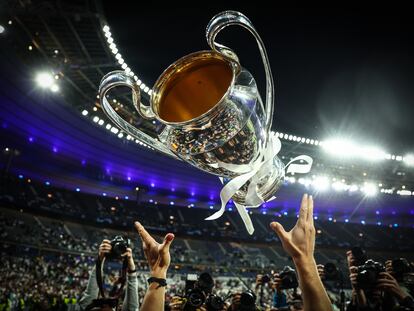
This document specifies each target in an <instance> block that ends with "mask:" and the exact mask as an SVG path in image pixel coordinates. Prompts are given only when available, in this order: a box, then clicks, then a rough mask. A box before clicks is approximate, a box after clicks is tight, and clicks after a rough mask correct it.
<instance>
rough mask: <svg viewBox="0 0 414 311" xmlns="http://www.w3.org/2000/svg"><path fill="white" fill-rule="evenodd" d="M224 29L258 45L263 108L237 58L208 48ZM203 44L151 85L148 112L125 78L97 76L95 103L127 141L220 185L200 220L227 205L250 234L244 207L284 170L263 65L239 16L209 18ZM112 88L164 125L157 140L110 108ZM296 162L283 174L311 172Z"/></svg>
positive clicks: (254, 203)
mask: <svg viewBox="0 0 414 311" xmlns="http://www.w3.org/2000/svg"><path fill="white" fill-rule="evenodd" d="M231 25H239V26H242V27H244V28H246V29H247V30H248V31H250V33H251V34H252V35H253V36H254V37H255V39H256V41H257V44H258V47H259V51H260V54H261V56H262V60H263V64H264V68H265V73H266V102H265V105H263V102H262V100H261V98H260V95H259V92H258V90H257V86H256V82H255V80H254V78H253V77H252V75H251V74H250V73H249V72H248V71H247V70H246V69H244V68H243V67H242V66H241V65H240V62H239V59H238V57H237V55H236V54H235V53H234V52H233V51H232V50H231V49H229V48H228V47H225V46H223V45H221V44H219V43H217V42H215V38H216V36H217V34H218V33H219V32H220V31H221V30H222V29H224V28H226V27H227V26H231ZM206 37H207V42H208V44H209V45H210V47H211V48H212V50H209V51H200V52H195V53H192V54H189V55H187V56H184V57H183V58H181V59H179V60H177V61H176V62H175V63H173V64H172V65H170V66H169V67H168V68H167V69H166V70H165V71H164V72H163V73H162V74H161V76H160V77H159V78H158V80H157V81H156V83H155V85H154V87H153V89H152V95H151V99H150V105H149V106H146V105H144V104H142V103H141V101H140V89H139V87H138V85H137V84H136V83H135V81H134V80H133V78H132V77H131V76H129V75H128V74H127V73H125V72H124V71H113V72H110V73H108V74H107V75H105V76H104V77H103V79H102V81H101V84H100V89H99V93H100V100H101V104H102V107H103V110H104V112H105V113H106V114H107V116H108V117H109V118H110V119H111V120H112V121H113V122H114V123H116V124H117V125H118V126H119V127H120V128H122V129H123V130H124V131H125V132H126V133H128V134H129V135H131V136H133V137H134V138H136V139H138V140H139V141H142V142H144V143H146V144H148V145H149V146H151V147H153V148H154V149H156V150H157V151H159V152H161V153H164V154H166V155H169V156H172V157H173V158H175V159H179V160H183V161H186V162H188V163H190V164H192V165H194V166H195V167H197V168H199V169H201V170H203V171H206V172H208V173H211V174H214V175H217V176H219V177H220V180H221V182H222V183H223V184H224V187H223V189H222V190H221V193H220V197H221V201H222V206H221V209H220V210H219V211H217V212H216V213H215V214H213V215H212V216H210V217H208V218H207V220H212V219H217V218H219V217H220V216H221V215H222V214H223V213H224V210H225V206H226V203H227V202H228V201H229V200H230V199H232V200H233V201H234V203H235V205H236V208H237V210H238V211H239V213H240V215H241V217H242V219H243V221H244V223H245V225H246V228H247V231H248V232H249V233H250V234H252V233H253V231H254V228H253V225H252V222H251V219H250V217H249V214H248V213H247V211H246V207H258V206H259V205H261V204H262V203H263V202H266V201H269V200H271V199H272V198H273V195H274V193H275V192H276V190H277V189H278V188H279V187H280V185H281V183H282V181H283V178H284V175H285V166H284V164H283V163H282V162H281V161H280V159H279V158H278V157H277V153H278V152H279V150H280V147H281V146H280V141H279V139H278V138H276V136H275V134H274V133H273V132H271V126H272V118H273V102H274V87H273V78H272V73H271V69H270V64H269V60H268V57H267V53H266V50H265V47H264V44H263V42H262V40H261V38H260V36H259V35H258V33H257V32H256V30H255V28H254V27H253V25H252V23H251V22H250V20H249V19H248V18H247V17H246V16H244V15H243V14H241V13H239V12H235V11H225V12H222V13H219V14H217V15H216V16H214V17H213V19H212V20H211V21H210V22H209V24H208V26H207V29H206ZM118 86H127V87H129V88H131V89H132V95H133V105H134V107H135V109H136V110H137V112H138V113H139V115H140V116H141V117H142V118H145V119H149V120H153V119H156V120H157V121H159V122H160V123H162V124H163V125H164V128H163V130H162V132H161V133H160V134H159V135H158V137H151V136H150V135H148V134H146V133H144V132H143V131H141V130H140V129H139V128H136V127H134V126H132V125H131V124H130V123H128V122H127V121H126V120H124V119H123V118H122V117H121V116H119V115H118V113H117V112H116V111H115V110H114V109H113V108H112V106H111V105H110V104H109V102H108V100H107V98H106V94H107V92H108V91H109V90H111V89H112V88H114V87H118ZM297 160H301V162H302V164H291V163H288V165H289V167H288V169H287V172H288V173H289V172H297V173H306V172H308V171H309V170H310V167H311V165H312V159H311V158H309V157H307V156H300V157H298V158H295V159H293V160H292V161H297ZM292 161H291V162H292ZM304 162H305V164H303V163H304ZM290 164H291V165H290ZM288 165H287V166H288Z"/></svg>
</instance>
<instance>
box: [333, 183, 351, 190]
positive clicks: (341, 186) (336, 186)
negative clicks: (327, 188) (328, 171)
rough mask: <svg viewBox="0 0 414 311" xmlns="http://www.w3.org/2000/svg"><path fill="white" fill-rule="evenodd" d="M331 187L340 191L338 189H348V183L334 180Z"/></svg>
mask: <svg viewBox="0 0 414 311" xmlns="http://www.w3.org/2000/svg"><path fill="white" fill-rule="evenodd" d="M332 188H333V189H334V190H335V191H338V192H340V191H344V190H346V189H348V188H349V186H348V185H346V184H345V183H343V182H342V181H335V182H334V183H333V184H332Z"/></svg>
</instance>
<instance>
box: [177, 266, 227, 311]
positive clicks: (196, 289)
mask: <svg viewBox="0 0 414 311" xmlns="http://www.w3.org/2000/svg"><path fill="white" fill-rule="evenodd" d="M195 277H196V275H189V276H187V281H186V292H185V298H186V300H187V302H186V304H185V307H184V310H195V309H196V308H199V307H201V306H202V305H203V304H206V306H207V308H209V309H208V310H219V309H214V308H215V306H216V305H217V304H220V301H219V300H221V301H222V302H223V300H222V299H221V298H220V297H218V296H215V295H213V294H211V291H212V290H213V287H214V280H213V278H212V277H211V275H210V274H209V273H208V272H203V273H201V274H200V275H199V276H198V278H197V280H196V281H195V280H194V278H195ZM223 304H224V302H223ZM223 304H222V305H221V306H223Z"/></svg>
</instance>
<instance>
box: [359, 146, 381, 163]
mask: <svg viewBox="0 0 414 311" xmlns="http://www.w3.org/2000/svg"><path fill="white" fill-rule="evenodd" d="M359 155H360V156H361V157H362V158H365V159H366V160H370V161H378V160H384V159H386V157H387V154H386V153H385V152H384V151H382V150H381V149H379V148H376V147H367V148H361V149H360V151H359Z"/></svg>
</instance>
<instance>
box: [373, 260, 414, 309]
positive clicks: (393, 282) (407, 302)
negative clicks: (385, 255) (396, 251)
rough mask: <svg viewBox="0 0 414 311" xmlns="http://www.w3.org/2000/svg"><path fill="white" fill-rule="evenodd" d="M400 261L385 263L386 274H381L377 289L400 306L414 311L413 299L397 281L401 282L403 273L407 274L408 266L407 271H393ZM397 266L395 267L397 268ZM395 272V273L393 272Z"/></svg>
mask: <svg viewBox="0 0 414 311" xmlns="http://www.w3.org/2000/svg"><path fill="white" fill-rule="evenodd" d="M401 261H402V260H401V259H398V260H393V261H391V260H387V261H386V262H385V267H386V272H381V273H380V274H379V278H378V280H377V288H379V289H381V290H383V291H384V292H386V293H388V294H389V295H390V296H391V297H392V298H393V299H396V300H397V302H398V304H399V305H400V306H403V307H406V308H411V309H414V302H413V298H412V297H411V296H410V294H409V293H408V290H407V289H406V288H404V287H402V286H400V284H399V283H398V281H397V279H399V280H401V281H403V276H404V274H405V273H409V272H410V271H409V270H408V269H409V267H410V266H409V264H408V262H407V264H408V269H407V270H406V271H404V270H403V269H398V268H397V269H395V268H394V267H395V266H397V263H400V262H401ZM399 266H400V265H398V266H397V267H399ZM395 270H396V271H395Z"/></svg>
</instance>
